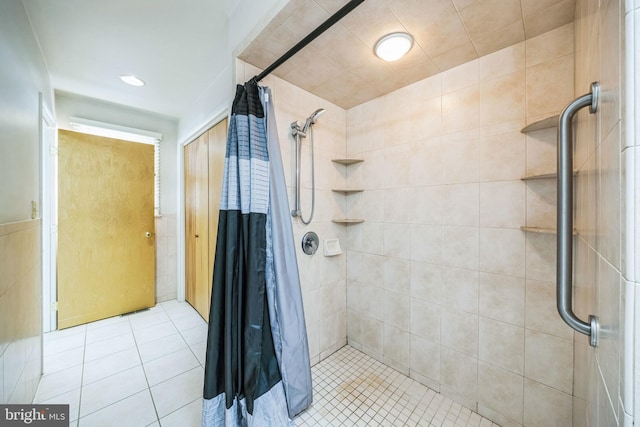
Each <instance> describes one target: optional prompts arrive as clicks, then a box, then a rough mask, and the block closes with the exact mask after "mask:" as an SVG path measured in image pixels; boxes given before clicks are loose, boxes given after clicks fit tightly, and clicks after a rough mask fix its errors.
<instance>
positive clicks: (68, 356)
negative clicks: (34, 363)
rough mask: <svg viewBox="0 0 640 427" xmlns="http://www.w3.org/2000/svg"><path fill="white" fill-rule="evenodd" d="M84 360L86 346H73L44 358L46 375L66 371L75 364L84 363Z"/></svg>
mask: <svg viewBox="0 0 640 427" xmlns="http://www.w3.org/2000/svg"><path fill="white" fill-rule="evenodd" d="M83 360H84V346H83V347H76V348H72V349H71V350H66V351H63V352H60V353H57V354H54V355H50V356H47V357H45V358H44V366H43V369H42V370H43V373H44V375H49V374H53V373H56V372H60V371H64V370H65V369H69V368H72V367H74V366H78V365H82V362H83Z"/></svg>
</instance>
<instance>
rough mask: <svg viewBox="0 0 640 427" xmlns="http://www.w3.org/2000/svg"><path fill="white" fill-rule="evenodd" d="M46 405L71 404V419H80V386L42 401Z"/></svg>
mask: <svg viewBox="0 0 640 427" xmlns="http://www.w3.org/2000/svg"><path fill="white" fill-rule="evenodd" d="M41 403H42V404H45V405H69V421H74V420H77V419H78V414H79V413H80V388H77V389H75V390H71V391H69V392H67V393H63V394H61V395H58V396H56V397H53V398H51V399H49V400H45V401H44V402H41Z"/></svg>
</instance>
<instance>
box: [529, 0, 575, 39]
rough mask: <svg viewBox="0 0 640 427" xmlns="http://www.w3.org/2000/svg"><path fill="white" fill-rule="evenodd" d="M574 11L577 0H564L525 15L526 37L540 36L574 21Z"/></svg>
mask: <svg viewBox="0 0 640 427" xmlns="http://www.w3.org/2000/svg"><path fill="white" fill-rule="evenodd" d="M574 12H575V0H564V1H561V2H556V4H554V5H553V6H550V7H548V8H546V9H542V10H539V11H537V12H535V13H533V14H530V15H525V17H524V31H525V36H526V38H528V39H529V38H532V37H535V36H538V35H540V34H542V33H546V32H547V31H550V30H553V29H554V28H557V27H560V26H562V25H564V24H568V23H569V22H572V21H573V15H574Z"/></svg>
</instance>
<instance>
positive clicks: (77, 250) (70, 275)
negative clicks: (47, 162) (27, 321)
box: [57, 130, 155, 328]
mask: <svg viewBox="0 0 640 427" xmlns="http://www.w3.org/2000/svg"><path fill="white" fill-rule="evenodd" d="M58 135H59V142H58V144H59V149H58V150H59V156H58V162H59V163H58V171H59V172H58V216H59V218H58V260H57V262H58V327H59V328H67V327H70V326H75V325H79V324H83V323H87V322H91V321H94V320H99V319H104V318H107V317H111V316H115V315H118V314H122V313H127V312H131V311H135V310H140V309H144V308H148V307H151V306H153V305H154V304H155V239H154V237H153V236H154V213H153V174H154V167H153V152H154V147H153V146H152V145H148V144H139V143H135V142H128V141H121V140H117V139H111V138H104V137H98V136H92V135H86V134H81V133H76V132H70V131H65V130H60V131H59V134H58Z"/></svg>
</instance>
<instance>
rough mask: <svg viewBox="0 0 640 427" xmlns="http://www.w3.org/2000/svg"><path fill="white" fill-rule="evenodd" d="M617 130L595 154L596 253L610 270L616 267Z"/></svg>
mask: <svg viewBox="0 0 640 427" xmlns="http://www.w3.org/2000/svg"><path fill="white" fill-rule="evenodd" d="M620 147H621V144H620V128H619V126H616V127H615V128H614V130H613V131H612V132H611V134H609V135H608V136H607V137H606V139H604V140H603V141H602V144H601V145H600V146H599V147H598V149H597V151H596V156H597V157H598V158H599V159H600V162H599V175H598V178H597V179H598V181H599V184H598V185H599V191H600V193H599V200H598V204H597V207H598V209H597V225H596V226H597V230H598V231H597V236H598V237H597V250H598V252H600V253H601V254H602V255H603V256H604V257H605V258H606V259H607V260H608V261H609V262H610V263H611V264H613V266H614V267H616V268H618V269H622V266H621V265H620V251H621V247H620V232H621V224H620V217H621V209H622V203H621V201H622V195H621V193H620V191H621V188H622V187H621V181H620V155H621V152H620Z"/></svg>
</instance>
